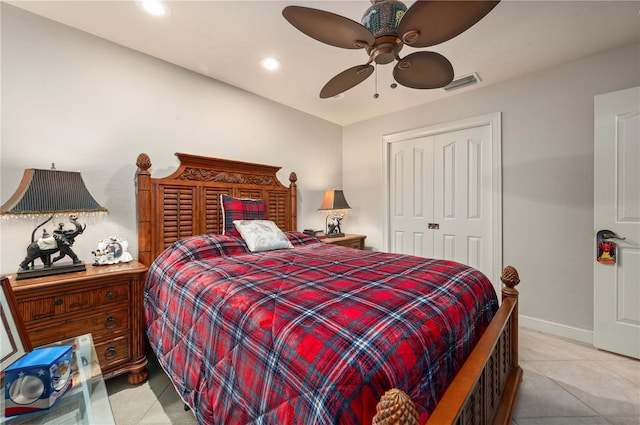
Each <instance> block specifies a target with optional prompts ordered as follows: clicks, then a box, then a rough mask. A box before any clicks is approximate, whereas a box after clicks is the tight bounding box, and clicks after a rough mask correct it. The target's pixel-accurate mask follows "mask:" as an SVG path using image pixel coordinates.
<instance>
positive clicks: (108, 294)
mask: <svg viewBox="0 0 640 425" xmlns="http://www.w3.org/2000/svg"><path fill="white" fill-rule="evenodd" d="M115 297H116V294H114V293H113V292H111V291H109V292H107V298H108V299H110V300H112V299H114V298H115Z"/></svg>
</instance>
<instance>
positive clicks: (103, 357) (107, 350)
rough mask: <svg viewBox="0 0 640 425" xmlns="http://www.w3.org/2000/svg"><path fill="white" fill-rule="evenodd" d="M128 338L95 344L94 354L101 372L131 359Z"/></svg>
mask: <svg viewBox="0 0 640 425" xmlns="http://www.w3.org/2000/svg"><path fill="white" fill-rule="evenodd" d="M130 346H131V344H130V343H129V337H122V338H116V339H113V340H111V341H105V342H102V343H99V344H96V353H97V354H98V360H100V367H101V368H102V370H105V369H109V368H110V367H113V366H114V365H117V364H118V363H122V362H126V361H128V360H129V359H130V358H131V353H130V352H129V347H130Z"/></svg>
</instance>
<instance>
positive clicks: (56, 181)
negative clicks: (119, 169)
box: [0, 164, 107, 280]
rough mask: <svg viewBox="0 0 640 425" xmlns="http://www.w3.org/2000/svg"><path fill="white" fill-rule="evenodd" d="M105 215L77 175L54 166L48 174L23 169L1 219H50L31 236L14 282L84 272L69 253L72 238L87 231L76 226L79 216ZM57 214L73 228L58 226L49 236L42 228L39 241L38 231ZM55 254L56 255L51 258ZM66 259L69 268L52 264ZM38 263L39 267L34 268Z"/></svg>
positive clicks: (78, 225) (60, 224) (43, 171)
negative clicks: (38, 262) (65, 219)
mask: <svg viewBox="0 0 640 425" xmlns="http://www.w3.org/2000/svg"><path fill="white" fill-rule="evenodd" d="M106 212H107V209H106V208H104V207H102V206H100V204H98V202H96V200H95V199H94V198H93V197H92V196H91V194H90V193H89V191H88V190H87V187H86V186H85V184H84V181H83V180H82V176H81V175H80V173H79V172H74V171H58V170H56V169H55V166H54V165H53V164H52V167H51V170H42V169H36V168H30V169H26V170H25V171H24V175H23V177H22V181H21V182H20V185H19V186H18V188H17V189H16V191H15V193H14V194H13V196H11V198H9V200H8V201H7V202H5V203H4V205H2V207H0V217H1V218H6V217H9V216H15V217H47V216H49V217H48V218H47V219H46V220H44V221H43V222H42V223H40V224H39V225H38V226H36V228H35V229H33V232H31V242H30V243H29V245H28V246H27V250H26V257H25V259H24V261H22V263H20V267H19V270H18V274H17V276H16V279H17V280H20V279H27V278H32V277H41V276H49V275H54V274H61V273H70V272H76V271H83V270H86V267H85V264H84V262H82V261H81V260H80V259H79V258H78V256H77V255H76V254H75V253H74V252H73V250H72V249H71V247H72V246H73V243H74V241H75V238H76V237H77V236H79V235H80V234H82V233H83V232H84V230H85V229H86V227H87V225H86V224H85V225H84V226H82V225H81V224H80V223H78V214H86V213H103V214H105V213H106ZM58 214H68V215H69V222H70V223H71V225H72V228H70V229H67V228H65V223H59V224H58V225H57V227H56V228H55V229H54V230H53V231H52V232H51V233H49V232H48V231H47V229H46V228H43V229H42V235H40V236H39V237H38V236H37V235H36V232H37V231H38V229H40V228H41V227H42V226H44V225H45V224H47V223H48V222H50V221H51V220H53V217H54V216H55V215H58ZM54 254H57V255H56V256H55V257H54V258H51V257H52V256H53V255H54ZM66 256H68V257H69V258H70V259H71V261H72V263H71V264H54V263H56V262H57V261H58V260H61V259H62V258H64V257H66ZM37 259H39V260H40V261H41V262H42V266H35V265H34V261H35V260H37Z"/></svg>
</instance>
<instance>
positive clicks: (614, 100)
mask: <svg viewBox="0 0 640 425" xmlns="http://www.w3.org/2000/svg"><path fill="white" fill-rule="evenodd" d="M594 168H595V169H594V174H595V176H594V208H595V214H594V226H595V228H594V230H595V232H594V233H596V234H597V233H598V232H600V231H602V230H608V231H610V233H609V238H608V239H606V242H613V243H615V245H616V246H615V251H613V252H609V250H610V249H611V247H610V245H609V244H607V246H606V248H607V254H606V259H607V261H603V257H604V255H602V254H603V252H602V251H600V252H599V251H598V249H597V247H596V249H594V264H595V266H594V326H593V327H594V345H595V346H596V347H598V348H601V349H603V350H607V351H613V352H616V353H619V354H624V355H626V356H631V357H635V358H640V87H636V88H632V89H627V90H622V91H618V92H614V93H608V94H603V95H599V96H596V97H595V158H594ZM616 237H618V238H619V239H618V238H616ZM623 238H624V239H623ZM596 243H597V241H596V239H594V246H596ZM598 254H600V258H601V261H596V257H597V256H598Z"/></svg>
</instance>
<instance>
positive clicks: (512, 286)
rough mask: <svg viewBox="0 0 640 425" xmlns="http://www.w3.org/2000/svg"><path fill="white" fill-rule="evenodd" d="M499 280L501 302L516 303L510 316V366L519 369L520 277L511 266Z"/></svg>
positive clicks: (503, 272)
mask: <svg viewBox="0 0 640 425" xmlns="http://www.w3.org/2000/svg"><path fill="white" fill-rule="evenodd" d="M500 280H501V281H502V283H503V284H504V286H505V287H504V288H502V301H503V302H504V301H505V300H507V299H510V298H511V299H514V300H515V301H516V305H515V307H513V314H512V315H511V366H512V367H514V368H519V366H518V344H519V342H518V340H519V338H518V326H519V325H518V316H519V314H518V304H519V303H518V302H517V301H518V295H519V293H518V290H517V289H516V285H518V284H519V283H520V276H518V271H517V270H516V269H515V267H513V266H507V267H505V268H504V269H503V270H502V275H501V276H500Z"/></svg>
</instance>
